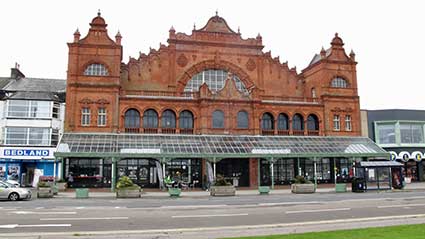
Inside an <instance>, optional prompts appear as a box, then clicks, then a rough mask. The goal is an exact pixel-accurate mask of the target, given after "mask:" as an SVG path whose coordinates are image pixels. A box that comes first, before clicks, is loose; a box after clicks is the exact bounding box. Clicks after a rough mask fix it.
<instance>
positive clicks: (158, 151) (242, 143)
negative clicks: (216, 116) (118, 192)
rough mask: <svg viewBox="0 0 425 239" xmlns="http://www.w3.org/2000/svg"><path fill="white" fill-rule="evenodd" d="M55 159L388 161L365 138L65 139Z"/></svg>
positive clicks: (108, 135)
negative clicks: (363, 158)
mask: <svg viewBox="0 0 425 239" xmlns="http://www.w3.org/2000/svg"><path fill="white" fill-rule="evenodd" d="M55 156H56V157H118V158H123V157H152V158H163V159H164V158H218V159H220V158H246V157H261V158H294V157H309V158H313V157H387V158H388V157H389V154H388V153H387V152H386V151H385V150H383V149H382V148H380V147H379V146H378V145H376V144H375V143H374V142H373V141H372V140H370V139H369V138H366V137H334V136H256V135H170V134H113V133H65V134H64V135H63V137H62V138H61V141H60V143H59V145H58V150H57V152H56V153H55Z"/></svg>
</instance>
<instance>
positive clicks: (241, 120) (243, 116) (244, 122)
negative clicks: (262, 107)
mask: <svg viewBox="0 0 425 239" xmlns="http://www.w3.org/2000/svg"><path fill="white" fill-rule="evenodd" d="M247 128H248V113H247V112H246V111H243V110H242V111H239V112H238V129H247Z"/></svg>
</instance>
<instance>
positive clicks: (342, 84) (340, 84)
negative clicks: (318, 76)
mask: <svg viewBox="0 0 425 239" xmlns="http://www.w3.org/2000/svg"><path fill="white" fill-rule="evenodd" d="M331 87H333V88H347V87H348V84H347V81H346V80H345V79H344V78H341V77H335V78H334V79H333V80H332V83H331Z"/></svg>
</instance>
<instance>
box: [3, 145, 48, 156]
mask: <svg viewBox="0 0 425 239" xmlns="http://www.w3.org/2000/svg"><path fill="white" fill-rule="evenodd" d="M0 150H1V151H0V157H2V158H8V159H52V158H54V156H53V148H20V147H13V148H12V147H4V148H0Z"/></svg>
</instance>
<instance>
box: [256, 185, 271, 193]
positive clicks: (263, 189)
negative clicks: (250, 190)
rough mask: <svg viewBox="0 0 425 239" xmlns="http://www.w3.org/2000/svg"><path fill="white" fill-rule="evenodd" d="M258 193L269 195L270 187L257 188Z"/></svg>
mask: <svg viewBox="0 0 425 239" xmlns="http://www.w3.org/2000/svg"><path fill="white" fill-rule="evenodd" d="M258 192H259V193H260V194H269V193H270V187H269V186H259V187H258Z"/></svg>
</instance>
